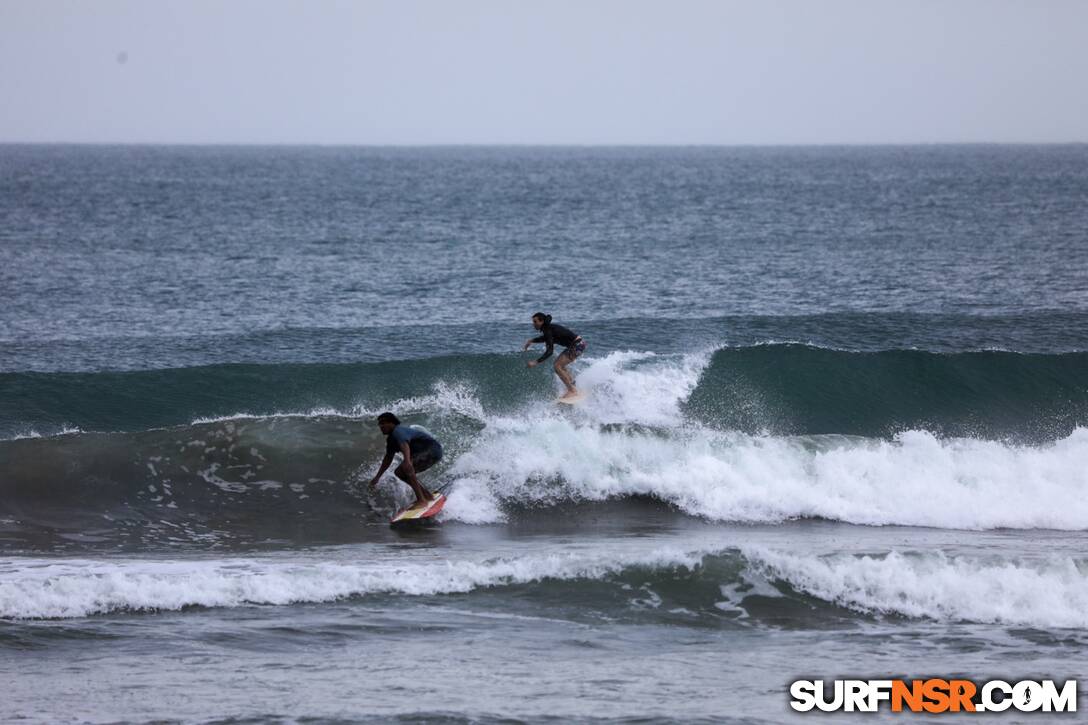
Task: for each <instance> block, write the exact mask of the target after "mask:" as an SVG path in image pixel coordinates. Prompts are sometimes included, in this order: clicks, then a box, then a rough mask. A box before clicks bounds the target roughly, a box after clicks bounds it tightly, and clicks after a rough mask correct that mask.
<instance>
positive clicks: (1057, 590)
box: [0, 546, 1088, 629]
mask: <svg viewBox="0 0 1088 725" xmlns="http://www.w3.org/2000/svg"><path fill="white" fill-rule="evenodd" d="M343 553H344V554H348V553H349V552H343ZM525 587H530V588H531V589H532V591H533V593H534V594H537V595H539V596H533V597H528V598H526V597H518V598H516V599H513V600H512V599H511V598H510V597H509V596H508V592H509V590H510V589H512V588H525ZM447 595H472V596H473V597H474V598H475V601H476V602H477V603H476V605H475V606H477V607H484V608H486V607H487V602H486V601H485V600H484V599H483V598H486V597H490V596H492V595H497V596H499V597H500V599H501V603H502V606H503V608H504V611H505V610H508V609H510V607H512V606H514V607H517V606H527V604H528V605H531V602H533V601H544V602H547V601H552V600H553V599H554V600H573V601H577V603H578V606H577V612H578V615H577V616H579V617H586V616H592V613H593V612H595V611H596V612H599V613H600V615H601V616H607V617H609V618H610V619H611V620H613V621H615V620H616V619H617V618H618V619H625V618H626V619H631V618H634V619H639V620H643V621H644V620H647V619H649V620H651V621H653V620H657V621H666V622H669V623H672V624H686V625H689V626H699V625H705V624H712V625H714V626H730V625H734V626H743V627H752V626H759V627H796V626H804V627H811V626H821V625H824V626H841V625H842V624H843V623H850V622H859V621H864V620H866V619H871V618H877V619H880V618H883V617H897V618H898V617H904V618H910V619H920V620H931V621H936V622H970V623H984V624H1003V625H1017V626H1029V627H1046V628H1076V629H1082V628H1084V627H1085V626H1088V614H1086V613H1088V561H1085V560H1082V559H1075V558H1072V557H1068V556H1048V557H1035V558H1031V557H1012V558H1000V557H996V556H994V557H982V556H965V555H950V554H948V553H946V552H943V551H940V550H937V551H896V550H892V551H888V552H884V553H880V554H847V553H837V554H823V555H821V554H813V553H798V552H793V551H781V550H772V549H764V548H740V549H737V548H732V547H729V548H712V549H711V550H698V549H696V550H685V549H682V548H678V547H675V546H664V547H662V546H658V547H656V548H653V549H649V550H646V549H644V550H623V551H617V550H610V549H609V548H608V547H607V546H602V547H601V548H597V549H585V550H578V551H570V550H567V551H556V552H552V553H542V552H535V553H526V554H521V555H518V554H512V555H505V556H500V557H490V558H482V557H480V556H476V557H469V558H461V559H454V560H444V561H443V560H435V559H433V558H423V557H419V558H413V557H412V556H410V555H408V556H403V557H401V558H399V559H398V560H379V561H376V562H359V561H357V557H351V556H344V557H343V558H342V560H340V561H327V560H322V561H319V562H318V561H302V560H288V559H284V558H282V557H249V558H228V559H216V560H199V561H147V560H142V559H115V560H110V561H103V560H80V559H62V560H57V559H40V560H39V559H20V560H9V561H2V562H0V618H4V619H42V618H73V617H87V616H91V615H96V614H105V613H110V612H117V611H164V610H167V611H168V610H180V609H184V608H187V607H193V606H200V607H240V606H252V605H289V604H295V603H306V602H330V601H337V600H342V599H345V598H359V597H362V598H373V597H387V596H394V597H397V596H408V597H430V598H435V597H439V598H441V597H445V596H447ZM469 601H470V602H471V601H474V600H469ZM549 613H550V614H551V615H552V616H564V615H563V610H562V609H561V608H555V607H549Z"/></svg>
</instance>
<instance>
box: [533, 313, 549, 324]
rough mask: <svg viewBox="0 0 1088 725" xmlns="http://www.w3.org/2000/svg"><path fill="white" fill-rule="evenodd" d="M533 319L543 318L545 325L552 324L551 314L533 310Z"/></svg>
mask: <svg viewBox="0 0 1088 725" xmlns="http://www.w3.org/2000/svg"><path fill="white" fill-rule="evenodd" d="M533 319H534V320H543V321H544V324H545V325H550V324H552V316H551V315H545V314H544V313H543V312H534V313H533Z"/></svg>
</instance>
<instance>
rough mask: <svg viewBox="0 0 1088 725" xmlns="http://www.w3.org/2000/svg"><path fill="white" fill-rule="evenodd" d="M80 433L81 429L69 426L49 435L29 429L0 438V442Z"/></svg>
mask: <svg viewBox="0 0 1088 725" xmlns="http://www.w3.org/2000/svg"><path fill="white" fill-rule="evenodd" d="M82 432H83V431H82V430H81V429H79V428H74V427H70V426H61V428H60V430H56V431H51V432H49V433H41V432H39V431H37V430H35V429H33V428H30V429H27V430H24V431H21V432H19V433H14V434H12V435H11V436H8V437H6V438H0V441H19V440H25V439H27V438H57V437H59V436H66V435H75V434H77V433H82Z"/></svg>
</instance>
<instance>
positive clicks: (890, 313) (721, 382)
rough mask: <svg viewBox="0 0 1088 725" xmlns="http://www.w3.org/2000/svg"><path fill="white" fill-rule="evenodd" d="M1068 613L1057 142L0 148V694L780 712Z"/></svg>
mask: <svg viewBox="0 0 1088 725" xmlns="http://www.w3.org/2000/svg"><path fill="white" fill-rule="evenodd" d="M537 310H542V311H544V312H547V313H550V314H552V315H553V316H554V317H555V319H556V321H557V322H560V323H562V324H564V325H566V326H568V327H571V328H573V329H574V330H575V331H576V332H578V333H579V334H581V335H582V336H583V337H584V338H585V339H586V340H587V341H588V342H589V347H588V350H587V352H586V354H585V356H584V357H583V358H582V359H580V360H579V361H578V362H577V363H576V364H575V365H574V367H573V370H574V372H575V374H576V375H577V377H578V381H579V385H580V386H581V387H583V388H585V389H586V390H587V391H588V393H589V397H588V399H587V400H586V401H585V402H584V403H583V404H581V405H579V406H576V407H573V408H569V409H568V408H567V407H565V406H556V405H554V403H553V402H552V399H553V398H554V396H555V395H556V391H557V390H558V383H557V382H556V380H555V377H554V375H553V374H552V372H551V369H550V364H549V365H548V366H542V367H541V368H538V369H535V370H528V369H526V367H525V362H526V361H527V360H529V359H532V358H533V357H535V355H533V356H530V355H529V354H527V353H521V352H520V349H521V345H522V343H524V341H525V340H526V339H528V338H529V337H531V336H533V335H534V334H535V333H534V331H533V329H532V327H531V325H530V324H529V317H530V315H531V314H532V313H533V312H535V311H537ZM536 354H539V348H537V349H536ZM560 407H562V409H559V408H560ZM383 410H393V411H395V412H396V413H397V414H398V415H400V416H401V417H402V418H403V419H404V420H405V421H406V422H408V423H418V424H422V425H425V426H426V427H427V428H428V429H430V430H431V431H432V432H434V433H435V434H436V435H437V436H438V438H439V439H440V440H441V441H442V442H443V445H444V446H445V449H446V458H445V459H444V460H443V461H442V463H441V464H440V465H438V466H437V467H435V468H434V469H432V470H431V471H428V472H427V473H426V474H424V475H423V476H422V480H423V482H424V483H425V484H428V483H429V484H433V485H443V484H449V503H448V504H447V506H446V509H445V512H444V513H443V515H442V522H441V524H440V525H439V526H437V527H434V528H431V529H427V530H415V531H407V532H404V531H393V530H391V529H389V528H388V526H387V521H388V517H389V516H390V514H391V513H392V512H393V511H394V510H395V509H396V508H398V507H399V506H401V505H404V504H405V503H406V502H407V500H408V498H409V495H408V492H407V489H406V488H405V487H403V486H400V485H399V484H395V483H393V482H392V480H391V477H389V478H390V480H386V481H385V482H383V483H382V484H381V485H380V486H379V487H378V489H377V490H376V491H374V492H370V491H368V490H367V488H366V485H365V482H366V481H367V480H369V478H370V477H371V476H372V475H373V473H374V472H375V471H376V469H377V464H378V462H379V461H380V458H381V456H382V454H383V451H384V439H383V438H382V437H381V434H380V432H379V431H378V429H377V427H376V426H375V425H374V417H375V415H376V414H377V413H379V412H381V411H383ZM1086 631H1088V146H1083V145H1073V146H914V147H811V148H593V147H588V148H521V147H511V148H502V147H494V148H487V147H484V148H473V147H466V148H457V147H450V148H403V149H399V148H301V147H300V148H290V147H286V148H272V147H252V148H250V147H237V148H235V147H108V146H101V147H94V146H10V145H9V146H0V677H2V679H3V681H4V682H5V692H4V695H3V697H2V699H0V720H2V721H11V720H25V721H33V722H36V721H45V720H61V719H65V720H75V721H81V722H82V721H88V722H111V723H112V722H147V721H161V720H170V721H173V720H180V721H185V722H211V721H215V722H254V721H268V720H271V721H288V722H290V721H296V720H301V721H310V720H313V721H336V720H343V721H368V720H370V721H374V722H385V721H389V720H395V721H396V720H399V721H404V722H415V721H418V720H438V721H443V722H450V723H461V722H500V721H502V722H506V720H503V718H505V717H513V718H516V719H517V720H520V721H525V722H566V721H569V720H570V719H572V718H577V719H580V720H601V721H608V722H629V723H635V722H637V723H648V722H673V721H677V722H692V721H706V722H745V723H757V722H766V723H775V722H781V721H788V720H792V719H795V718H796V719H797V721H803V720H804V719H805V716H802V715H797V714H795V713H793V712H792V710H790V708H789V704H788V703H789V683H790V682H792V681H793V680H795V679H801V678H804V679H827V680H832V679H836V678H842V677H859V676H860V677H865V678H876V679H885V678H892V677H905V678H913V677H922V676H952V675H956V676H964V677H968V678H970V679H974V680H985V679H990V678H996V677H1000V678H1003V679H1007V680H1017V679H1058V680H1066V679H1080V680H1083V681H1084V682H1082V687H1081V689H1082V690H1084V689H1085V687H1088V634H1086ZM1080 705H1081V708H1082V709H1083V708H1084V707H1088V700H1086V699H1085V698H1084V693H1083V692H1082V693H1081V700H1080ZM861 717H865V718H866V719H873V720H874V721H881V720H884V719H887V720H894V719H896V717H897V716H895V715H892V714H891V713H888V712H885V713H884V714H883V717H882V716H876V717H873V716H861ZM898 717H902V716H898ZM308 719H310V720H308ZM825 719H826V718H825ZM1010 722H1011V721H1010Z"/></svg>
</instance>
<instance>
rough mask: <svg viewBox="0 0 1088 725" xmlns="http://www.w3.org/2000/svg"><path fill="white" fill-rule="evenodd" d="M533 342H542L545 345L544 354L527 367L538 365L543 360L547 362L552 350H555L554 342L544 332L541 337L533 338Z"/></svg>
mask: <svg viewBox="0 0 1088 725" xmlns="http://www.w3.org/2000/svg"><path fill="white" fill-rule="evenodd" d="M533 342H542V343H544V345H545V347H544V354H543V355H541V356H540V357H538V358H537V359H536V360H534V361H533V362H531V363H529V367H533V366H535V365H539V364H540V363H542V362H544V361H545V360H547V359H548V358H550V357H551V356H552V350H554V349H555V340H554V339H553V338H552V336H551V335H550V334H548V333H547V332H545V333H544V334H543V335H542V336H541V337H537V338H535V339H534V340H533Z"/></svg>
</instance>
